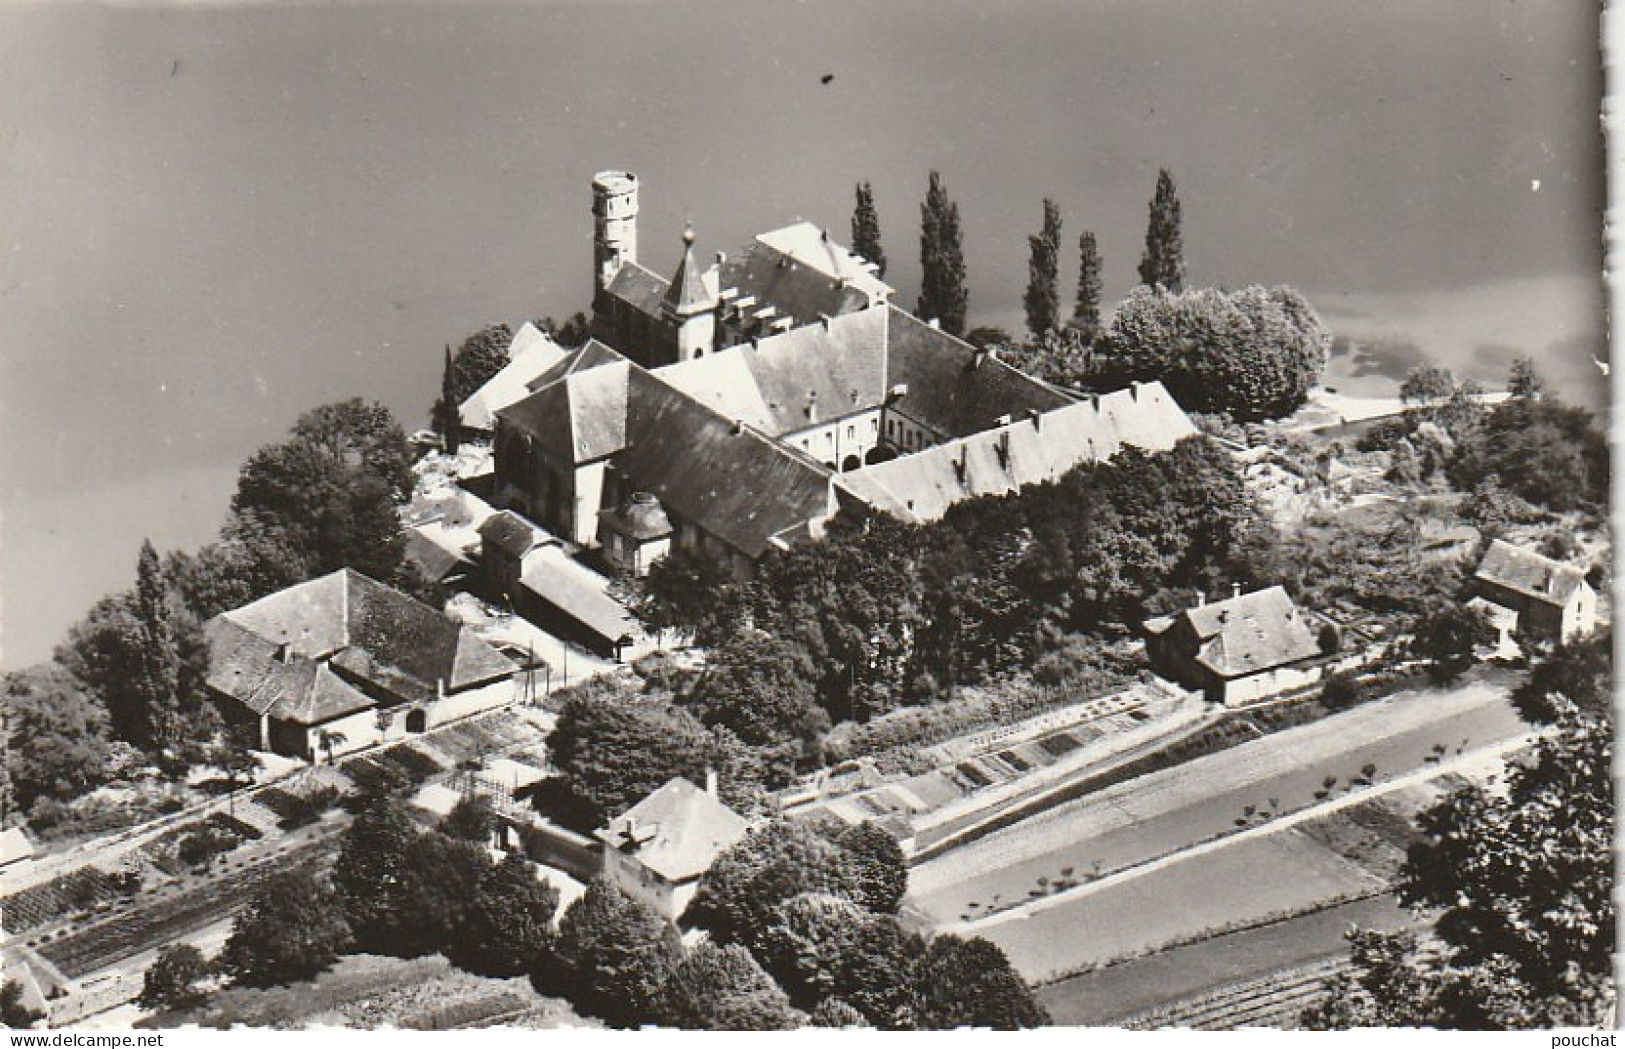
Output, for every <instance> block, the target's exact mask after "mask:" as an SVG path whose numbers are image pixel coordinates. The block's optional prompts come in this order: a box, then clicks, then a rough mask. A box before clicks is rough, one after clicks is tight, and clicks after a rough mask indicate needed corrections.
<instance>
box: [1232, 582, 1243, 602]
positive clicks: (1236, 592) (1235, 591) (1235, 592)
mask: <svg viewBox="0 0 1625 1049" xmlns="http://www.w3.org/2000/svg"><path fill="white" fill-rule="evenodd" d="M1240 596H1241V584H1240V583H1231V584H1230V600H1232V601H1234V600H1235V599H1236V598H1238V597H1240Z"/></svg>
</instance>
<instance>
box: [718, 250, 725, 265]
mask: <svg viewBox="0 0 1625 1049" xmlns="http://www.w3.org/2000/svg"><path fill="white" fill-rule="evenodd" d="M727 261H728V253H727V252H726V251H719V252H717V265H718V266H720V265H722V264H723V263H724V262H727Z"/></svg>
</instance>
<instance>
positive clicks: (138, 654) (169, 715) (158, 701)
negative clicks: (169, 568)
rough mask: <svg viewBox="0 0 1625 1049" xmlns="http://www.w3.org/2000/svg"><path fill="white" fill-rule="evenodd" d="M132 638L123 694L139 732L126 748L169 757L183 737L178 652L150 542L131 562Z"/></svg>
mask: <svg viewBox="0 0 1625 1049" xmlns="http://www.w3.org/2000/svg"><path fill="white" fill-rule="evenodd" d="M134 611H135V614H136V633H135V636H134V639H133V640H134V642H135V644H134V646H133V648H132V649H131V651H130V656H131V658H130V665H129V676H128V677H127V679H126V681H125V688H126V689H127V694H128V697H129V700H130V703H131V705H132V706H133V707H134V709H135V711H136V712H137V717H138V718H139V724H140V728H139V730H138V737H139V738H137V739H133V740H131V742H133V743H136V744H137V745H143V744H144V745H145V746H147V747H149V748H151V749H152V750H154V751H158V752H160V753H162V752H166V751H168V752H173V750H174V749H175V748H176V747H177V746H178V745H179V744H180V742H181V740H182V737H183V736H184V735H185V723H184V721H183V719H182V715H181V697H180V694H179V693H180V687H181V652H180V639H179V638H178V636H177V628H176V625H175V614H174V611H173V609H172V608H171V607H170V595H169V584H168V581H167V580H166V579H165V578H164V572H163V567H162V566H161V565H160V564H159V561H158V552H157V551H156V550H154V549H153V548H152V541H151V540H143V541H142V543H141V552H140V555H139V556H138V557H137V559H136V579H135V607H134Z"/></svg>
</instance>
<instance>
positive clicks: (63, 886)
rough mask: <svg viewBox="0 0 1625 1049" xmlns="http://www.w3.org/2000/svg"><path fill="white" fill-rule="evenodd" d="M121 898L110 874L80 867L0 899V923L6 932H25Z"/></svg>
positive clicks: (115, 880)
mask: <svg viewBox="0 0 1625 1049" xmlns="http://www.w3.org/2000/svg"><path fill="white" fill-rule="evenodd" d="M121 895H122V894H121V893H120V891H119V888H118V881H117V879H115V878H114V877H113V875H111V874H108V873H107V872H106V871H104V870H102V869H100V868H99V867H81V868H79V869H78V870H76V871H74V872H72V873H71V874H64V875H61V876H60V877H56V878H52V879H51V880H50V881H48V882H46V883H45V884H44V885H35V886H32V887H31V888H27V889H24V890H23V891H22V892H18V893H13V894H12V895H10V896H7V897H5V898H4V899H0V920H3V921H4V922H5V929H6V932H7V933H19V932H27V931H28V930H30V929H37V928H39V927H40V926H42V925H48V924H50V923H51V922H53V921H56V920H58V919H60V918H66V917H67V916H68V915H70V914H73V913H75V912H77V911H86V910H91V909H93V908H95V907H97V906H100V905H102V904H107V903H112V902H113V901H115V900H117V899H118V898H119V897H120V896H121Z"/></svg>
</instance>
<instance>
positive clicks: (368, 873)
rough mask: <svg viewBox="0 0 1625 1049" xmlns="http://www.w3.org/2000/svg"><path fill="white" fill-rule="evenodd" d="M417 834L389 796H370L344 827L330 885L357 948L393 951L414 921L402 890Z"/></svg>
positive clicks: (404, 888) (410, 821) (405, 883)
mask: <svg viewBox="0 0 1625 1049" xmlns="http://www.w3.org/2000/svg"><path fill="white" fill-rule="evenodd" d="M420 838H421V835H420V833H419V832H418V829H417V827H416V825H414V824H413V822H412V818H411V817H410V816H408V815H407V814H406V812H405V811H404V810H403V809H402V808H401V807H400V805H399V804H398V803H396V802H394V801H392V800H390V799H388V798H375V799H373V800H372V801H371V802H370V803H369V804H368V805H367V807H366V808H365V809H363V810H362V811H361V813H360V814H359V815H357V816H356V818H355V820H354V822H352V823H351V824H350V827H349V829H348V830H346V831H345V832H344V838H343V840H342V841H341V842H340V844H339V855H338V859H337V861H336V862H335V863H334V864H333V889H334V891H335V892H336V893H337V894H338V898H339V900H340V902H341V903H342V904H343V906H344V915H345V918H346V919H347V920H348V923H349V927H350V928H351V929H352V930H353V931H354V933H355V942H356V946H357V947H358V948H359V949H360V950H364V951H375V952H377V953H380V954H394V953H396V950H397V945H398V944H399V943H400V936H401V934H402V932H403V930H405V929H407V928H408V926H409V925H411V924H413V923H416V922H418V921H419V919H420V917H421V916H420V915H416V914H413V913H412V912H411V910H410V909H409V906H410V904H409V900H408V897H407V890H408V876H409V874H410V871H411V869H412V867H413V864H414V853H415V852H416V850H417V849H418V847H419V839H420Z"/></svg>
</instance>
